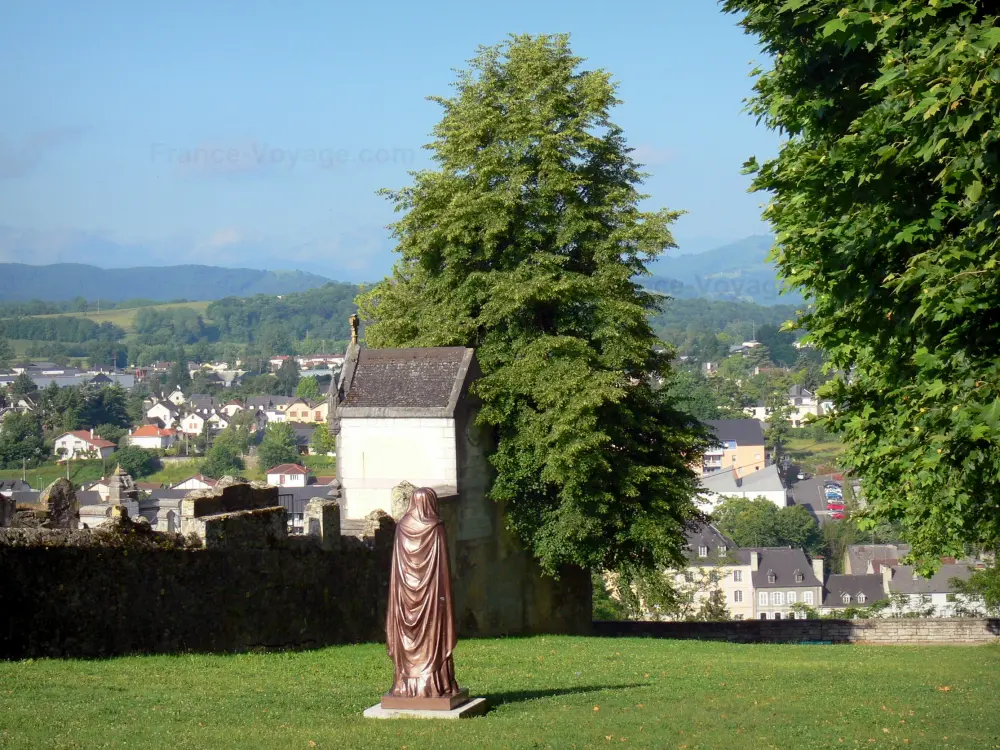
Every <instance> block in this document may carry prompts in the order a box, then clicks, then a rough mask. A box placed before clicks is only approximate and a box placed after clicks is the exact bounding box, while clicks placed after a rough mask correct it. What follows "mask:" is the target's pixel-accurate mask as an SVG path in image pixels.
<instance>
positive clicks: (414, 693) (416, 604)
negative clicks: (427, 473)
mask: <svg viewBox="0 0 1000 750" xmlns="http://www.w3.org/2000/svg"><path fill="white" fill-rule="evenodd" d="M386 641H387V645H388V649H389V657H390V658H391V659H392V663H393V666H394V667H395V677H394V680H393V686H392V690H391V695H394V696H406V697H414V698H416V697H420V698H433V697H441V696H448V695H455V694H457V693H458V692H459V687H458V683H457V682H456V681H455V663H454V661H453V659H452V652H453V651H454V649H455V642H456V637H455V618H454V607H453V605H452V600H451V577H450V571H449V568H448V549H447V545H446V541H445V532H444V524H443V523H442V521H441V517H440V515H439V514H438V508H437V496H436V494H435V493H434V491H433V490H428V489H420V490H416V491H414V493H413V497H412V498H411V500H410V505H409V509H408V510H407V512H406V514H405V515H404V516H403V517H402V518H401V519H400V521H399V524H398V525H397V526H396V537H395V542H394V546H393V556H392V575H391V577H390V583H389V613H388V617H387V618H386Z"/></svg>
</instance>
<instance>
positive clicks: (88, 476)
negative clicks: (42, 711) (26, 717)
mask: <svg viewBox="0 0 1000 750" xmlns="http://www.w3.org/2000/svg"><path fill="white" fill-rule="evenodd" d="M107 467H108V470H109V471H112V470H114V468H115V466H114V463H113V462H112V461H111V460H110V459H109V460H108V462H107ZM104 469H105V463H104V462H103V461H70V464H69V478H70V479H71V480H72V481H73V483H74V484H76V485H81V484H83V483H84V482H93V481H94V480H95V479H100V478H101V477H102V476H104ZM64 476H66V464H57V463H55V462H52V463H46V464H42V465H41V466H37V467H35V468H32V467H30V466H29V467H28V470H27V472H25V478H26V479H27V480H28V484H30V485H31V488H32V489H35V490H38V489H42V488H44V487H46V486H48V485H49V484H51V483H52V482H54V481H55V480H56V479H58V478H59V477H64ZM20 478H21V470H20V469H0V479H20ZM2 747H3V745H2V744H0V748H2Z"/></svg>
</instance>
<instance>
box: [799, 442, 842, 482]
mask: <svg viewBox="0 0 1000 750" xmlns="http://www.w3.org/2000/svg"><path fill="white" fill-rule="evenodd" d="M785 450H786V451H787V453H788V455H789V456H790V457H791V459H792V463H796V464H798V465H799V466H801V467H803V468H804V469H805V470H806V471H807V472H809V473H811V474H816V473H819V472H820V470H821V469H826V470H827V471H831V472H832V471H837V470H838V467H839V466H840V457H841V456H842V455H843V453H844V444H843V443H840V442H832V443H817V442H816V441H815V440H813V439H812V438H793V439H792V440H789V441H788V444H787V445H786V446H785Z"/></svg>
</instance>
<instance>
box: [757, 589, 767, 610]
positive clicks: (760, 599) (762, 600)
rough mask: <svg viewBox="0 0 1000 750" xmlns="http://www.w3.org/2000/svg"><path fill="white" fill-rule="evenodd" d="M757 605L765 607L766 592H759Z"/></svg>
mask: <svg viewBox="0 0 1000 750" xmlns="http://www.w3.org/2000/svg"><path fill="white" fill-rule="evenodd" d="M757 603H758V604H759V605H760V606H762V607H766V606H767V592H766V591H761V592H760V593H759V594H758V595H757Z"/></svg>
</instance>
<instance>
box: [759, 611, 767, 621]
mask: <svg viewBox="0 0 1000 750" xmlns="http://www.w3.org/2000/svg"><path fill="white" fill-rule="evenodd" d="M760 619H762V620H766V619H767V612H761V613H760Z"/></svg>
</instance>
